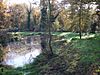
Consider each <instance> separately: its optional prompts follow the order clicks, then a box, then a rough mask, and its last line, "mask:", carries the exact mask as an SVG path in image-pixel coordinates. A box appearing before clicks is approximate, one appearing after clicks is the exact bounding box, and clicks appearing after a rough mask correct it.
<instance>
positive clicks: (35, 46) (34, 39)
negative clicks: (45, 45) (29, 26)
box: [5, 36, 41, 67]
mask: <svg viewBox="0 0 100 75" xmlns="http://www.w3.org/2000/svg"><path fill="white" fill-rule="evenodd" d="M40 42H41V40H40V36H27V37H22V38H21V40H20V41H18V42H11V43H9V44H8V46H7V48H8V51H9V52H8V53H7V54H6V60H5V63H6V64H8V65H13V66H15V67H19V66H23V65H24V64H28V63H30V62H32V61H33V60H34V58H36V56H38V55H39V54H40V53H41V45H40Z"/></svg>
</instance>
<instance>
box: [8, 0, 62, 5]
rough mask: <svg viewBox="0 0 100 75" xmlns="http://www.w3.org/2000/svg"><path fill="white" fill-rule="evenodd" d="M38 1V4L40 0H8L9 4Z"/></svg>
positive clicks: (59, 0)
mask: <svg viewBox="0 0 100 75" xmlns="http://www.w3.org/2000/svg"><path fill="white" fill-rule="evenodd" d="M33 1H34V2H36V3H37V4H39V3H40V0H7V4H11V5H12V4H15V3H16V4H21V3H26V4H28V3H29V2H33ZM58 2H61V0H58Z"/></svg>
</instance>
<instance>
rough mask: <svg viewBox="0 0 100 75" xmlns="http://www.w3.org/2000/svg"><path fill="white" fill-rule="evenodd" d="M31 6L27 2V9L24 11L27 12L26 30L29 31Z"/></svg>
mask: <svg viewBox="0 0 100 75" xmlns="http://www.w3.org/2000/svg"><path fill="white" fill-rule="evenodd" d="M32 10H33V8H32V4H31V2H29V7H28V6H27V7H26V11H27V30H28V31H29V30H30V26H31V13H32Z"/></svg>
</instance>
